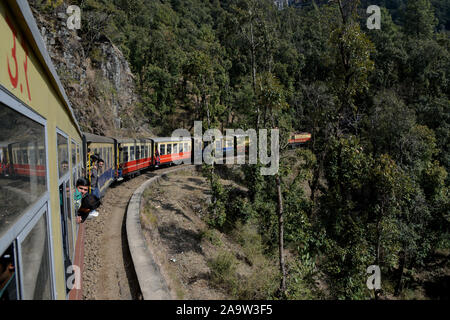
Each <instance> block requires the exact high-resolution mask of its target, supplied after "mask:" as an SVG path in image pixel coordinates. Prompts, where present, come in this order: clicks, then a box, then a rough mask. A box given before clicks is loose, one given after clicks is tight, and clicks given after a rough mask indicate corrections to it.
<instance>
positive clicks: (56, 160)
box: [0, 0, 82, 300]
mask: <svg viewBox="0 0 450 320" xmlns="http://www.w3.org/2000/svg"><path fill="white" fill-rule="evenodd" d="M0 38H1V39H2V41H1V43H0V146H1V154H0V157H1V159H0V162H1V163H2V174H0V271H1V272H2V274H1V275H2V277H0V279H1V280H0V300H14V299H67V298H68V296H69V295H68V294H69V291H70V289H71V286H70V285H69V287H68V286H67V284H68V282H69V283H70V281H67V280H70V279H67V278H66V277H68V276H70V275H71V271H70V270H79V268H77V263H78V264H79V261H78V262H77V261H76V259H75V255H74V253H75V250H76V246H75V243H76V241H77V238H78V237H77V234H78V232H79V231H80V230H81V229H82V227H79V225H77V224H76V221H75V220H76V219H75V212H74V208H73V203H72V200H71V199H72V194H73V192H74V188H73V186H74V183H75V181H76V179H77V178H78V177H79V176H80V175H81V174H82V161H81V156H80V152H81V151H80V150H81V149H80V146H81V144H82V135H81V131H80V129H79V126H78V124H77V121H76V119H75V117H74V115H73V112H72V109H71V106H70V103H69V101H68V99H67V96H66V94H65V92H64V89H63V87H62V85H61V82H60V80H59V78H58V76H57V74H56V71H55V69H54V67H53V65H52V62H51V60H50V57H49V55H48V53H47V51H46V48H45V44H44V43H43V41H42V38H41V35H40V34H39V30H38V28H37V26H36V22H35V21H34V18H33V15H32V12H31V10H30V8H29V6H28V4H27V2H26V1H13V0H3V1H1V2H0ZM14 162H16V163H14ZM14 165H26V166H28V167H22V168H21V175H20V178H18V177H17V176H14V175H11V174H8V173H10V172H13V171H12V170H13V169H15V168H14ZM7 167H8V168H7ZM16 168H19V167H16ZM78 267H81V265H79V266H78ZM75 289H79V288H75ZM72 292H73V290H72Z"/></svg>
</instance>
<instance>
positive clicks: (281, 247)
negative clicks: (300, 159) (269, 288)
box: [275, 174, 286, 296]
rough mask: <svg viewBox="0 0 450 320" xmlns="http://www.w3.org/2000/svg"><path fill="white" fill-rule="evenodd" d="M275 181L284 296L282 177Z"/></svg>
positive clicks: (277, 177) (277, 176) (281, 284)
mask: <svg viewBox="0 0 450 320" xmlns="http://www.w3.org/2000/svg"><path fill="white" fill-rule="evenodd" d="M275 181H276V184H277V193H278V245H279V253H280V272H281V283H280V295H281V296H283V295H284V294H285V292H286V267H285V264H284V226H283V223H284V221H283V196H282V194H281V181H280V176H279V175H278V174H277V175H276V176H275Z"/></svg>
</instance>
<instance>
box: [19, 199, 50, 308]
mask: <svg viewBox="0 0 450 320" xmlns="http://www.w3.org/2000/svg"><path fill="white" fill-rule="evenodd" d="M49 212H50V206H49V205H48V203H45V204H44V205H43V206H42V207H41V208H40V209H39V210H38V211H37V213H36V214H35V215H34V217H33V218H32V219H31V220H30V221H29V222H28V224H27V225H26V226H25V228H24V229H23V230H22V231H21V232H20V234H19V235H18V236H17V237H16V240H15V242H16V243H15V248H16V254H17V259H16V261H17V264H18V270H19V272H17V274H18V275H19V277H18V278H19V279H18V281H17V283H18V288H17V289H18V290H19V294H18V296H19V300H23V295H24V294H23V280H24V277H23V260H22V243H23V242H24V241H25V239H26V238H27V236H28V235H29V234H30V233H31V231H32V230H33V228H34V227H35V226H36V225H37V223H38V222H39V220H40V218H41V217H42V216H43V215H44V214H45V213H47V216H46V219H45V223H46V227H47V239H46V241H47V245H48V250H49V254H48V259H49V260H50V261H48V263H49V266H50V270H49V272H50V295H51V299H56V290H55V279H54V266H53V262H54V259H53V248H52V245H51V243H52V241H51V239H52V233H51V231H52V229H51V224H50V223H49V215H50V213H49Z"/></svg>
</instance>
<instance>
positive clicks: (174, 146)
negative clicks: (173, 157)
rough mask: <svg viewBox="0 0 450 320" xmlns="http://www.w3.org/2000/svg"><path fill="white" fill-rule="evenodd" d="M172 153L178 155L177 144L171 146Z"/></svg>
mask: <svg viewBox="0 0 450 320" xmlns="http://www.w3.org/2000/svg"><path fill="white" fill-rule="evenodd" d="M173 153H178V143H174V144H173Z"/></svg>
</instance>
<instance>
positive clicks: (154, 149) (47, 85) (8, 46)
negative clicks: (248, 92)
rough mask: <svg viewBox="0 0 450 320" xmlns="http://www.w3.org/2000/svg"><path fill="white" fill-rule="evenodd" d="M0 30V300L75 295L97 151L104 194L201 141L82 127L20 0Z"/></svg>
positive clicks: (228, 140) (7, 7)
mask: <svg viewBox="0 0 450 320" xmlns="http://www.w3.org/2000/svg"><path fill="white" fill-rule="evenodd" d="M0 36H1V39H2V44H1V45H0V301H3V300H35V299H38V300H76V299H81V296H82V288H81V287H80V286H78V285H77V283H79V281H77V279H78V280H79V277H80V274H82V272H83V247H84V232H85V229H84V228H85V227H84V224H77V223H76V216H77V213H76V212H75V205H74V202H73V196H72V195H73V193H74V191H75V184H76V181H77V180H78V179H79V178H80V177H87V178H89V177H90V174H91V172H92V169H93V167H92V166H93V163H94V161H93V160H94V159H102V160H103V161H104V165H103V167H102V168H101V169H100V172H99V174H98V188H99V192H100V197H101V196H103V195H104V194H105V192H106V191H107V190H108V188H109V187H110V186H111V184H112V183H114V182H120V181H122V180H124V179H127V178H132V177H133V176H135V175H138V174H139V173H140V172H142V171H143V170H154V169H157V168H160V167H163V166H170V165H174V164H177V163H178V162H179V161H184V160H189V159H190V160H191V162H194V161H193V160H194V158H195V157H198V156H199V154H198V153H201V152H202V150H203V149H204V148H205V147H206V146H207V144H206V143H203V142H202V141H201V140H198V139H196V138H191V137H148V138H121V137H104V136H100V135H95V134H92V133H87V132H83V131H82V130H81V128H80V126H79V124H78V122H77V119H76V118H75V115H74V112H73V109H72V106H71V103H70V101H69V99H68V97H67V95H66V93H65V91H64V88H63V86H62V83H61V81H60V79H59V77H58V75H57V73H56V70H55V68H54V66H53V64H52V61H51V58H50V56H49V54H48V52H47V49H46V46H45V44H44V42H43V40H42V37H41V35H40V32H39V29H38V27H37V25H36V21H35V19H34V17H33V14H32V11H31V9H30V7H29V5H28V3H27V2H26V1H18V0H17V1H15V0H4V1H2V2H0ZM297 138H298V139H297ZM309 138H310V136H309ZM309 138H308V137H300V138H299V137H296V136H295V135H294V136H293V141H292V144H297V143H302V142H301V141H300V140H299V139H306V140H304V141H303V142H305V141H307V140H308V139H309ZM214 143H215V154H216V156H217V155H220V154H222V155H223V156H224V157H226V156H229V155H230V154H231V155H238V154H242V153H248V149H249V145H250V143H251V140H250V137H248V136H245V135H234V136H231V137H224V138H222V139H218V140H217V141H215V142H214ZM290 143H291V142H290ZM91 192H92V190H91Z"/></svg>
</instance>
